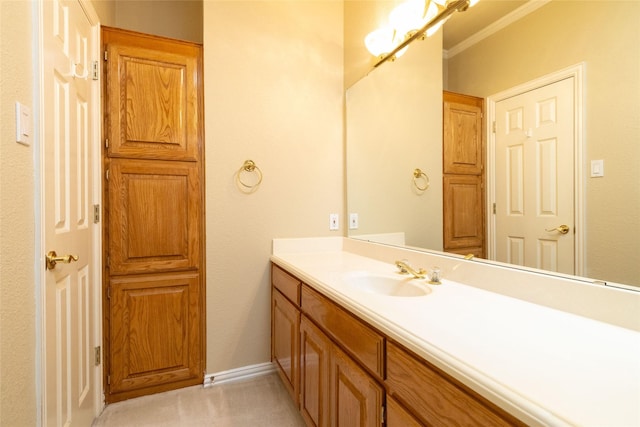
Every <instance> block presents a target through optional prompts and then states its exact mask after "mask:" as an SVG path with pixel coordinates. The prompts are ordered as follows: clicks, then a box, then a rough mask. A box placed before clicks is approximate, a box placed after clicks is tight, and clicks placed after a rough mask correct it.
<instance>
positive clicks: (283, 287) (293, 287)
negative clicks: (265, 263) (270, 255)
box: [271, 263, 302, 307]
mask: <svg viewBox="0 0 640 427" xmlns="http://www.w3.org/2000/svg"><path fill="white" fill-rule="evenodd" d="M271 283H273V286H275V288H276V289H278V290H279V291H280V292H282V295H284V296H285V297H287V298H288V299H289V301H291V302H292V303H293V304H294V305H296V306H297V307H300V287H301V286H302V283H301V282H300V280H298V279H297V278H295V277H294V276H292V275H291V274H289V273H287V272H286V271H284V270H283V269H281V268H280V267H278V266H277V265H275V264H273V263H272V264H271Z"/></svg>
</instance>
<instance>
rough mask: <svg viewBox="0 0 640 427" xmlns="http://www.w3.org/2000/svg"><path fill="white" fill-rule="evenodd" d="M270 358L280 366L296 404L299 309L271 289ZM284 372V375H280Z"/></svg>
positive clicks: (298, 358) (285, 383)
mask: <svg viewBox="0 0 640 427" xmlns="http://www.w3.org/2000/svg"><path fill="white" fill-rule="evenodd" d="M271 309H272V310H273V335H272V337H271V339H272V352H273V354H272V358H273V361H274V362H276V363H277V364H278V366H280V369H281V370H279V371H278V372H279V373H281V376H282V377H283V378H282V382H283V384H284V385H285V386H286V388H287V391H288V392H289V394H290V395H291V398H292V399H293V401H294V402H296V405H297V404H298V390H299V388H298V382H299V379H298V371H299V370H298V363H299V361H300V357H299V348H300V346H299V329H298V325H299V324H300V310H298V308H297V307H296V306H294V305H293V304H291V302H289V300H287V299H286V298H285V297H284V296H282V294H280V292H279V291H276V290H274V291H273V300H272V306H271ZM282 374H284V375H282Z"/></svg>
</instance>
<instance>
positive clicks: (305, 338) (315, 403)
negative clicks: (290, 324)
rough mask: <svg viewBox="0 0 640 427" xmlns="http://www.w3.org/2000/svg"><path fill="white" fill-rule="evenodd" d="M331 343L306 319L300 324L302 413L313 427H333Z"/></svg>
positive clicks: (304, 317) (302, 319) (307, 422)
mask: <svg viewBox="0 0 640 427" xmlns="http://www.w3.org/2000/svg"><path fill="white" fill-rule="evenodd" d="M332 346H333V343H332V342H331V340H330V339H329V338H328V337H327V336H326V335H325V334H324V333H323V332H322V331H321V330H320V329H318V327H317V326H316V325H314V324H313V322H311V321H310V320H308V319H307V318H306V316H304V315H303V316H302V318H301V323H300V412H301V413H302V418H303V419H304V420H305V422H306V424H307V426H309V427H329V426H330V425H331V418H330V416H329V415H330V412H329V411H330V405H329V401H330V393H329V392H330V389H329V379H330V368H331V348H332Z"/></svg>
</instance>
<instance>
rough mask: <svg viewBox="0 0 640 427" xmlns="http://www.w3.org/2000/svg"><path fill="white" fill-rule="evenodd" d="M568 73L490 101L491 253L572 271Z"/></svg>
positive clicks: (570, 85)
mask: <svg viewBox="0 0 640 427" xmlns="http://www.w3.org/2000/svg"><path fill="white" fill-rule="evenodd" d="M574 110H575V107H574V81H573V77H570V78H566V79H564V80H561V81H558V82H555V83H552V84H548V85H546V86H543V87H540V88H537V89H534V90H530V91H527V92H525V93H521V94H519V95H516V96H513V97H511V98H507V99H504V100H501V101H499V102H497V103H496V106H495V119H496V123H495V233H496V237H495V238H496V248H495V251H496V260H497V261H502V262H508V263H511V264H516V265H523V266H528V267H534V268H540V269H544V270H550V271H556V272H561V273H567V274H574V273H575V267H574V258H575V257H574V250H575V249H574V240H575V239H574V231H575V224H574V146H575V130H574V129H575V120H576V118H575V111H574Z"/></svg>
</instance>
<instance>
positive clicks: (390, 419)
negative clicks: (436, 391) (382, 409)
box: [386, 396, 424, 427]
mask: <svg viewBox="0 0 640 427" xmlns="http://www.w3.org/2000/svg"><path fill="white" fill-rule="evenodd" d="M423 425H424V424H421V423H420V422H419V421H418V420H416V419H415V418H414V417H413V415H411V413H410V412H408V411H407V410H406V409H404V408H403V407H402V405H400V403H398V401H397V400H395V399H394V398H393V397H389V396H387V423H386V426H387V427H422V426H423Z"/></svg>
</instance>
